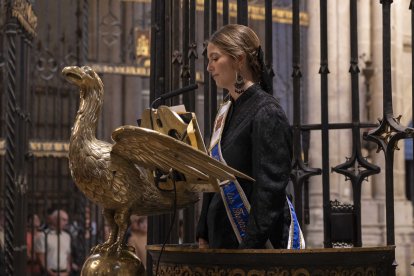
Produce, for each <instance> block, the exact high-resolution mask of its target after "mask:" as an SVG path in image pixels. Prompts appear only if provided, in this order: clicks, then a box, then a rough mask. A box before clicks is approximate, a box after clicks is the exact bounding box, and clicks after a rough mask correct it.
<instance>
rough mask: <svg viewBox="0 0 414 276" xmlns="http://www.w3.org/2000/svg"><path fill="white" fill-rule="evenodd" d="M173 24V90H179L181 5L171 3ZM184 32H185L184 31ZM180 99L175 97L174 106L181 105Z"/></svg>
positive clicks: (171, 35)
mask: <svg viewBox="0 0 414 276" xmlns="http://www.w3.org/2000/svg"><path fill="white" fill-rule="evenodd" d="M170 9H171V15H172V16H171V24H169V26H170V31H169V33H170V41H171V42H170V43H171V52H170V55H169V56H171V69H172V70H171V90H174V89H178V88H179V86H180V67H181V64H182V60H181V59H182V51H180V33H181V32H180V31H178V30H180V5H178V4H177V3H175V4H174V1H172V2H171V8H170ZM182 31H184V30H182ZM179 99H180V97H179V96H177V97H174V98H173V99H172V104H173V105H177V104H179Z"/></svg>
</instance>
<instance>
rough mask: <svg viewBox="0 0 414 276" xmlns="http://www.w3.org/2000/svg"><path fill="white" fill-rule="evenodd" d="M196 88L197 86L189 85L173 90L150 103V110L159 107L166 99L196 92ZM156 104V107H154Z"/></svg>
mask: <svg viewBox="0 0 414 276" xmlns="http://www.w3.org/2000/svg"><path fill="white" fill-rule="evenodd" d="M197 88H198V84H190V85H188V86H185V87H182V88H179V89H176V90H173V91H171V92H168V93H165V94H162V95H161V96H159V97H158V98H156V99H155V100H154V101H153V102H152V103H151V108H154V109H156V108H157V107H158V106H160V104H161V103H163V102H164V101H165V100H166V99H169V98H172V97H175V96H178V95H181V94H184V93H186V92H190V91H192V90H196V89H197ZM156 104H157V105H156Z"/></svg>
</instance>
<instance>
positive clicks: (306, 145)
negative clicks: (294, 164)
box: [299, 130, 310, 224]
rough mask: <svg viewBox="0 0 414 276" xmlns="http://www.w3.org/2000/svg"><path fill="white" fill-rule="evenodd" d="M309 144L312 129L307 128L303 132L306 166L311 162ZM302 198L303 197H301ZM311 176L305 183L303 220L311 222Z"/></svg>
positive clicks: (307, 222)
mask: <svg viewBox="0 0 414 276" xmlns="http://www.w3.org/2000/svg"><path fill="white" fill-rule="evenodd" d="M309 146H310V131H309V130H305V131H303V132H302V150H303V162H304V163H305V165H306V166H308V163H309ZM299 200H301V199H299ZM309 211H310V210H309V178H306V179H305V181H304V183H303V217H304V220H303V222H304V223H305V224H310V215H309Z"/></svg>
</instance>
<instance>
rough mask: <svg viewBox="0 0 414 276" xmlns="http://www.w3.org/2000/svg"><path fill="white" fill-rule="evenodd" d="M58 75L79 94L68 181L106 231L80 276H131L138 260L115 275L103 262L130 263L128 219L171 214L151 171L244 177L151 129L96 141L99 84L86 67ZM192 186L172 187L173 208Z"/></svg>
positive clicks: (168, 193)
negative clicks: (97, 212)
mask: <svg viewBox="0 0 414 276" xmlns="http://www.w3.org/2000/svg"><path fill="white" fill-rule="evenodd" d="M62 74H63V76H64V78H65V79H66V80H68V81H69V82H70V83H72V84H74V85H76V86H78V87H79V90H80V104H79V109H78V112H77V115H76V120H75V123H74V126H73V128H72V133H71V137H70V145H69V167H70V171H71V174H72V178H73V179H74V181H75V183H76V185H77V186H78V188H79V189H80V190H81V191H82V192H83V193H84V194H85V195H86V197H87V198H89V199H90V200H91V201H93V202H94V203H96V204H98V205H100V206H101V207H102V208H103V214H104V216H105V218H106V220H107V222H108V223H109V226H110V228H111V232H110V235H109V238H108V240H107V241H106V242H104V243H103V244H100V245H98V246H96V247H95V248H94V249H92V256H90V257H89V259H88V260H87V261H86V263H85V265H84V267H83V270H82V274H83V275H97V274H96V273H98V274H99V273H103V272H104V271H106V274H109V275H115V274H123V275H129V274H131V275H132V274H137V272H138V271H142V264H140V262H139V261H138V264H140V265H141V266H140V268H137V267H138V266H137V265H136V264H137V262H135V263H134V262H132V263H130V264H128V265H126V266H124V267H126V270H123V271H121V270H119V269H122V267H121V268H119V264H118V266H116V265H114V266H116V267H118V270H114V268H113V267H112V268H111V267H108V266H110V264H111V261H108V260H112V261H113V263H114V264H115V262H117V261H119V260H120V259H123V260H125V259H128V256H132V257H131V258H132V259H133V258H136V256H135V257H134V255H133V253H132V252H131V250H130V249H128V248H127V246H126V244H124V242H123V240H124V236H125V233H126V230H127V227H128V224H129V218H130V215H131V214H137V215H153V214H160V213H167V212H172V211H173V210H172V209H173V208H172V206H173V203H174V197H175V193H174V191H173V190H171V189H170V190H164V189H160V187H159V186H158V185H156V184H157V183H155V180H154V179H155V177H154V172H155V171H157V172H161V173H162V175H163V176H164V177H167V178H172V177H174V176H173V174H174V172H179V173H181V175H184V177H185V178H187V179H197V180H199V182H200V183H204V184H205V183H209V181H210V183H212V182H211V179H214V180H215V181H216V183H217V180H218V181H224V180H233V179H234V178H235V175H236V176H240V177H244V178H249V177H248V176H245V175H243V174H242V173H240V172H237V171H236V170H234V169H232V168H230V167H228V166H226V165H224V164H222V163H220V162H218V161H216V160H214V159H212V158H210V157H209V156H208V155H207V154H205V153H204V152H201V151H199V150H197V149H194V148H193V147H191V146H190V145H187V144H186V143H183V142H181V141H178V140H177V139H174V138H172V137H170V136H168V135H165V134H162V133H159V132H157V131H154V130H151V129H146V128H141V127H135V126H122V127H119V128H117V129H116V130H115V131H114V132H113V133H112V139H113V140H114V142H115V144H111V143H107V142H105V141H100V140H98V139H97V138H96V129H97V124H98V119H99V115H100V111H101V107H102V103H103V94H104V89H103V83H102V81H101V79H100V78H99V76H98V75H97V74H96V73H95V72H94V71H93V70H92V69H91V68H90V67H87V66H84V67H76V66H71V67H65V68H64V69H63V71H62ZM188 184H190V183H188ZM193 187H194V186H192V185H186V183H185V181H184V184H183V185H177V187H176V202H177V208H183V207H186V206H189V205H191V204H193V203H194V202H196V201H197V200H198V196H197V193H195V191H194V189H193ZM131 254H132V255H131ZM94 256H95V257H94ZM102 256H104V257H106V258H107V259H106V260H105V261H102V262H101V265H102V267H101V268H97V267H98V265H97V264H99V260H101V259H100V258H101V257H102ZM126 256H127V257H126ZM91 258H92V259H91ZM111 258H112V259H111ZM131 258H130V259H131ZM114 260H115V261H114ZM111 269H112V270H111ZM100 275H101V274H100Z"/></svg>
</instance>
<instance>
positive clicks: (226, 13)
mask: <svg viewBox="0 0 414 276" xmlns="http://www.w3.org/2000/svg"><path fill="white" fill-rule="evenodd" d="M392 2H393V1H392V0H383V1H380V3H378V5H380V4H381V5H382V6H381V7H382V19H383V23H382V24H383V26H382V32H383V62H384V64H383V68H384V70H383V103H384V105H383V114H382V119H381V121H380V123H379V124H375V123H372V122H362V121H361V120H360V112H359V102H360V93H359V90H360V88H359V75H360V69H359V65H358V60H359V52H358V32H357V29H358V28H357V27H358V24H357V13H358V9H357V1H356V0H350V1H349V3H350V11H351V12H350V14H351V17H350V19H349V22H350V33H349V36H350V38H351V39H350V41H351V43H350V45H349V47H350V52H351V56H350V64H349V72H350V74H351V83H352V84H351V87H352V91H351V97H352V107H351V109H352V121H351V122H347V123H332V122H330V121H329V119H328V109H329V106H328V95H329V91H328V80H329V77H328V76H329V64H330V63H329V61H328V50H329V48H328V37H327V35H328V30H327V29H328V21H327V0H320V1H319V4H320V45H321V48H320V56H321V58H320V64H321V66H320V68H319V73H320V75H321V78H320V81H321V91H320V92H321V99H322V100H321V103H320V104H321V105H320V110H321V114H322V116H321V122H320V123H319V124H304V123H303V121H304V118H303V117H304V115H303V114H304V112H305V111H306V108H308V107H307V105H306V104H305V103H306V102H307V100H308V99H307V96H308V95H307V89H306V87H305V86H304V83H305V82H304V77H305V76H307V74H303V71H304V70H303V68H305V66H304V65H305V63H304V61H305V59H304V50H303V45H304V44H306V40H307V34H306V20H308V18H307V17H306V8H307V7H306V5H307V2H306V1H299V0H292V1H290V0H289V1H288V0H279V1H249V2H248V1H247V0H238V1H228V0H223V1H216V0H205V1H196V0H183V1H181V2H180V3H179V4H177V2H176V1H172V0H169V1H161V0H153V1H151V3H150V2H149V1H145V0H142V1H139V0H123V1H111V0H106V1H103V0H102V1H99V0H94V1H92V0H77V1H68V2H63V1H52V0H50V1H36V2H35V1H24V0H20V1H17V0H16V1H12V0H1V1H0V4H1V5H0V7H1V8H0V12H1V15H2V16H1V18H0V26H1V28H2V33H1V35H0V42H1V43H0V47H1V48H0V69H1V70H0V74H1V75H0V77H1V78H2V82H1V84H0V87H1V90H0V91H1V92H0V93H1V97H0V101H1V107H2V112H1V114H2V117H1V126H0V131H1V132H0V134H1V137H2V139H1V140H0V153H1V154H2V156H1V157H2V158H1V159H0V166H1V169H2V171H4V172H5V173H4V174H3V176H4V177H3V178H2V182H1V183H2V185H1V189H0V191H1V195H2V196H1V198H2V199H3V200H2V201H1V206H0V207H1V208H0V211H2V212H0V213H3V214H2V215H3V216H4V218H3V219H2V216H0V220H3V221H4V225H5V227H4V229H5V257H4V259H5V261H6V262H5V263H6V264H7V266H6V270H7V274H8V275H21V273H23V274H24V273H25V272H24V266H22V265H21V263H20V262H23V263H25V262H26V251H25V244H26V241H25V232H26V215H27V214H28V210H30V211H36V212H37V213H39V214H41V215H43V216H45V217H46V216H47V213H48V209H50V208H52V209H53V208H65V209H67V210H69V213H70V215H72V217H73V218H72V220H73V221H79V222H80V223H81V224H83V228H84V229H86V228H88V229H90V228H91V227H89V226H90V225H89V226H88V225H85V208H88V207H89V208H90V210H91V218H92V219H93V221H94V223H95V224H96V225H97V227H96V229H97V232H96V233H93V234H94V235H96V236H97V237H96V240H95V241H91V243H90V244H89V246H90V245H92V243H95V242H97V241H98V240H100V239H102V238H103V232H102V231H103V230H102V229H103V228H104V222H103V221H102V219H101V216H100V214H99V212H100V210H99V208H97V207H96V206H93V205H91V204H90V203H89V202H87V201H86V200H85V199H84V197H83V196H82V195H81V194H80V193H79V192H78V191H77V189H76V188H75V186H74V185H73V183H72V180H71V178H70V175H69V172H68V168H67V167H68V166H67V159H66V152H67V140H68V137H69V135H70V126H71V124H72V120H73V118H74V115H75V110H76V106H77V101H78V100H77V97H78V95H77V93H76V91H73V89H72V88H70V87H69V86H68V85H67V84H65V83H64V82H63V81H62V79H61V78H60V76H59V72H60V70H61V69H62V67H63V66H66V65H70V64H80V65H83V64H90V65H91V66H92V67H94V68H95V69H96V70H97V71H98V72H100V74H101V76H102V77H103V81H104V83H105V85H106V86H105V90H106V92H107V94H106V98H105V103H106V104H105V106H104V108H103V109H104V114H103V117H102V118H101V125H100V126H99V131H98V136H99V138H101V139H104V140H109V135H110V133H111V131H112V130H113V129H114V128H115V127H116V126H119V125H121V124H135V120H136V119H137V118H138V117H139V114H140V111H142V109H143V108H145V107H147V106H149V103H150V102H151V101H152V100H154V99H155V98H157V97H158V96H159V95H161V94H163V93H166V92H168V91H171V90H174V89H176V88H179V87H183V86H186V85H188V84H191V83H195V82H198V83H199V84H200V86H201V88H200V89H199V90H200V91H202V92H203V94H202V95H198V94H187V95H184V96H183V97H182V98H176V99H172V100H171V102H169V103H168V104H177V103H180V102H182V103H184V104H185V105H186V108H187V109H188V110H190V111H196V112H197V113H198V117H199V119H200V123H201V125H202V126H203V129H204V136H205V138H206V140H208V137H209V133H210V129H211V127H212V121H213V119H214V118H213V117H214V113H215V111H216V109H217V105H218V101H219V100H220V99H221V98H222V96H223V94H224V93H225V92H223V91H218V90H217V88H216V87H215V85H214V82H212V80H211V78H210V76H209V75H208V73H207V72H206V71H205V70H204V68H205V67H206V64H207V60H206V56H205V54H206V53H205V46H206V45H205V43H204V44H203V41H205V40H206V39H207V38H208V37H209V36H210V34H211V33H213V32H214V31H215V30H217V29H218V28H219V27H220V26H221V25H224V24H228V23H232V22H237V23H240V24H249V25H250V26H252V27H253V28H254V29H255V30H256V31H257V32H258V33H259V36H260V37H261V38H262V41H263V44H264V50H265V58H266V65H267V69H268V70H269V72H270V73H271V74H272V75H273V76H275V77H274V79H273V85H274V91H275V92H274V93H275V96H277V97H279V98H280V99H281V102H282V104H283V106H284V108H285V109H286V110H287V113H288V114H289V115H290V119H291V122H292V127H293V130H294V170H293V172H292V181H293V187H294V194H295V205H296V209H297V211H298V216H299V218H300V220H301V221H302V222H306V223H309V216H308V213H307V212H308V209H309V207H308V201H307V200H308V194H307V191H308V189H309V187H308V185H309V182H308V180H309V178H311V177H312V176H314V175H317V174H322V186H323V206H324V207H323V220H324V244H325V247H332V246H336V245H341V244H343V240H344V235H345V240H346V243H349V244H352V245H354V246H361V245H362V239H361V183H362V181H363V180H364V179H366V178H367V177H368V176H370V175H373V174H376V173H378V172H379V167H378V166H376V165H374V164H371V163H370V162H368V161H367V160H366V159H365V158H364V156H363V155H362V151H361V149H362V142H363V140H362V139H361V138H362V137H361V134H362V132H363V131H367V130H368V129H372V130H370V131H369V132H366V133H365V134H364V137H365V138H366V139H367V140H370V141H373V142H375V143H376V144H377V145H378V147H379V148H380V149H382V150H383V151H384V153H385V161H386V163H385V164H386V165H385V168H383V169H384V170H385V185H386V211H387V214H386V227H387V231H386V233H387V245H392V244H395V235H394V209H393V208H394V205H393V198H394V196H393V187H394V185H393V184H394V183H393V181H394V177H393V167H394V164H393V156H394V150H395V148H396V144H397V142H398V140H400V139H404V138H410V137H413V130H412V129H411V128H407V127H405V126H402V125H401V124H400V123H399V120H398V118H395V115H394V111H393V105H392V86H391V56H390V53H391V51H390V40H391V39H390V36H391V28H390V26H391V23H390V11H391V7H392ZM412 7H413V3H412V2H411V4H410V9H411V11H412V10H413V9H412ZM32 10H33V11H34V14H36V16H37V19H36V17H35V16H34V14H33V13H32ZM13 11H15V13H13ZM151 11H152V12H151ZM19 12H20V17H19ZM149 15H151V17H149ZM149 18H150V20H149ZM35 19H36V20H35ZM263 21H264V24H263ZM286 23H288V24H286ZM36 25H37V29H35V27H36ZM35 30H36V31H35ZM179 30H181V31H179ZM286 39H287V40H288V41H289V42H286V43H285V41H284V40H286ZM149 44H150V47H149ZM411 45H412V41H411ZM275 49H278V52H279V51H280V49H285V50H286V49H287V50H286V51H287V52H286V53H287V54H286V55H275V54H274V52H275ZM284 58H286V59H284ZM413 63H414V62H413ZM149 64H150V65H151V67H150V69H149ZM286 64H288V65H289V66H287V65H286ZM413 72H414V70H413ZM149 73H150V74H149ZM290 77H292V79H291V80H289V78H290ZM119 87H121V89H120V90H119V89H118V88H119ZM111 90H113V92H110V91H111ZM117 90H119V91H120V92H119V94H118V93H116V92H117ZM142 91H148V92H144V93H142ZM282 91H283V92H282ZM140 92H141V93H140ZM413 98H414V97H413ZM131 99H133V100H132V101H131ZM412 106H414V103H413V105H412ZM413 116H414V115H413ZM340 129H348V130H350V131H351V133H352V135H351V141H352V150H351V152H350V156H351V157H350V158H349V159H347V160H346V162H344V163H342V164H335V167H334V168H333V171H335V172H336V173H338V174H342V175H344V176H345V177H346V178H347V179H348V180H349V181H350V183H351V185H352V189H353V203H352V205H350V206H344V205H342V204H340V203H331V201H332V198H331V196H330V184H331V183H330V180H329V175H330V173H331V172H330V167H331V166H332V165H331V164H330V162H329V157H330V153H329V147H328V146H326V145H329V141H330V139H329V134H330V133H331V132H332V131H334V130H340ZM315 131H320V132H321V133H322V138H321V139H322V140H321V144H322V145H324V146H323V147H322V153H321V154H322V166H321V167H320V168H312V167H311V165H310V164H308V156H307V153H308V150H309V139H310V138H309V137H310V133H311V132H315ZM74 199H76V200H74ZM76 216H77V217H76ZM182 216H183V220H184V221H185V223H184V224H183V225H184V226H185V228H184V242H194V238H195V237H194V223H195V221H196V217H197V209H196V208H193V209H188V210H185V211H184V214H183V215H182ZM338 218H339V219H338ZM171 219H172V216H170V215H165V216H160V217H152V218H151V219H150V229H149V233H148V242H149V243H162V242H164V241H167V242H170V243H176V242H177V241H178V229H177V228H175V229H174V231H173V233H172V235H171V236H168V227H169V225H170V224H171V223H172V221H171ZM343 221H349V222H350V223H351V224H352V225H353V231H350V232H347V233H342V232H341V228H340V227H338V225H339V226H340V223H341V222H343ZM90 231H92V230H90ZM91 234H92V232H91ZM81 237H82V235H81ZM82 239H83V238H80V243H81V244H85V243H84V241H83V240H82ZM341 239H342V240H341ZM87 247H88V246H86V248H84V251H86V250H87ZM148 265H149V266H150V267H151V266H152V264H151V260H149V263H148Z"/></svg>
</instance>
